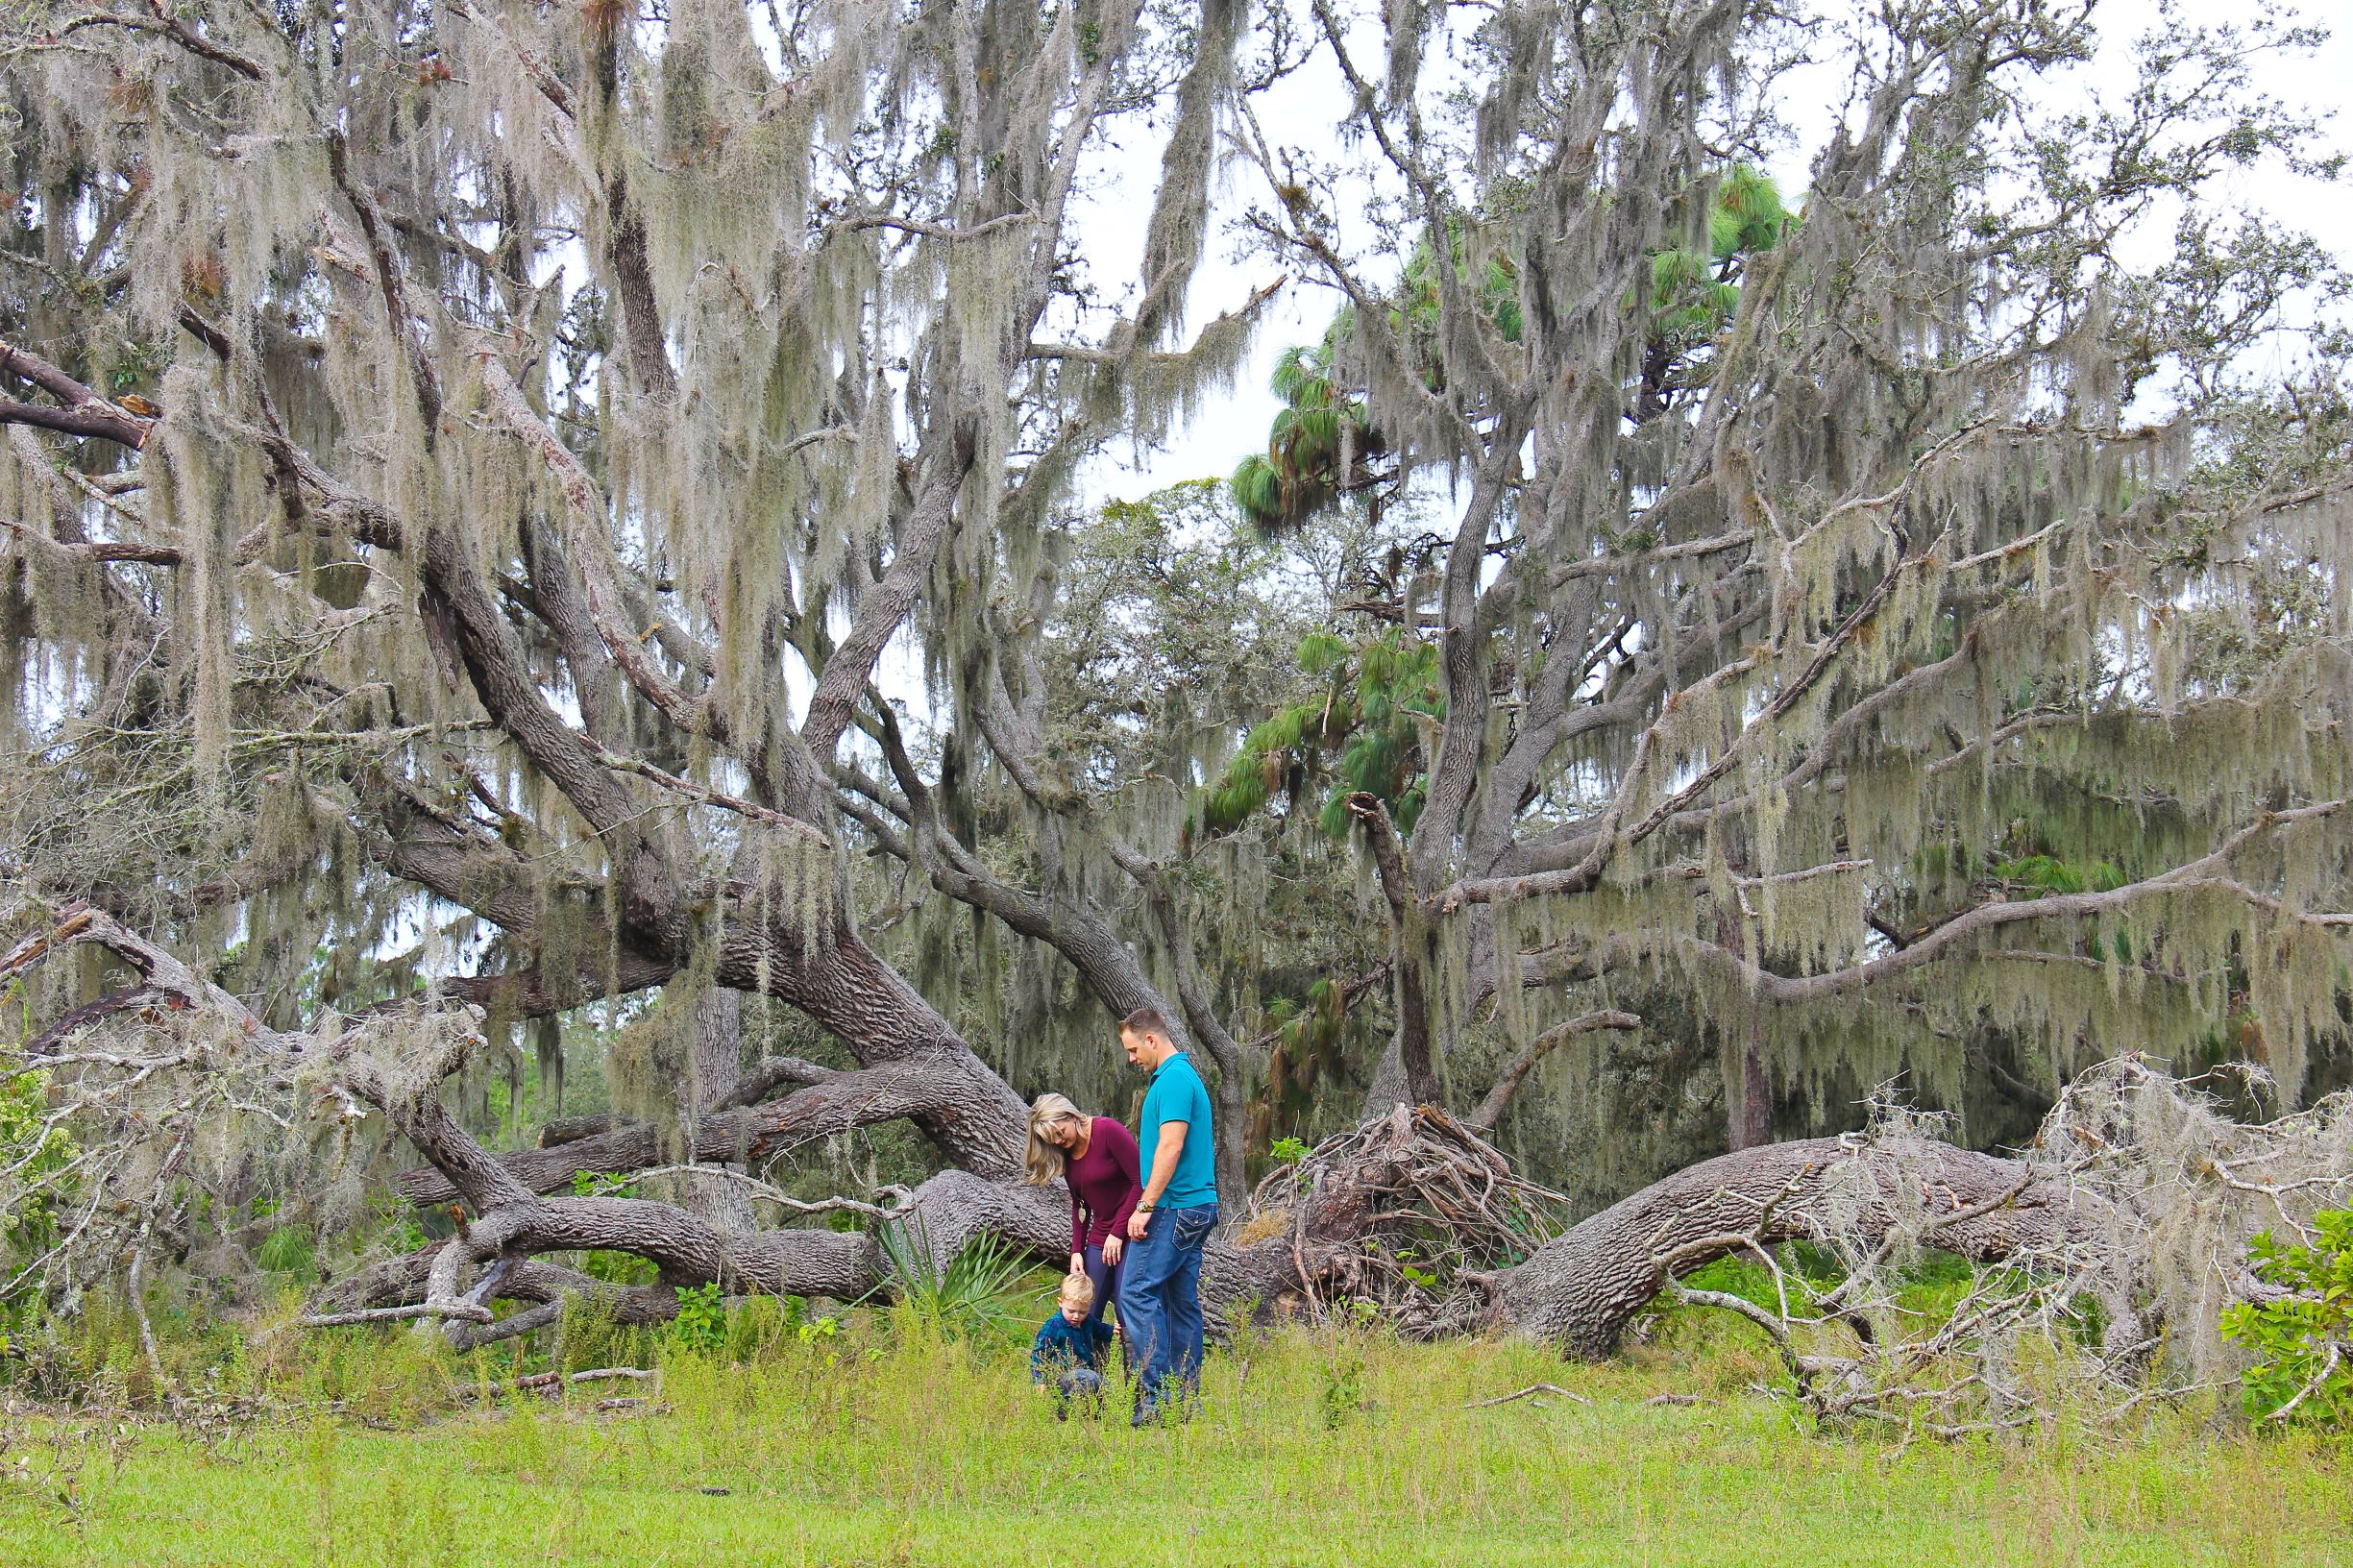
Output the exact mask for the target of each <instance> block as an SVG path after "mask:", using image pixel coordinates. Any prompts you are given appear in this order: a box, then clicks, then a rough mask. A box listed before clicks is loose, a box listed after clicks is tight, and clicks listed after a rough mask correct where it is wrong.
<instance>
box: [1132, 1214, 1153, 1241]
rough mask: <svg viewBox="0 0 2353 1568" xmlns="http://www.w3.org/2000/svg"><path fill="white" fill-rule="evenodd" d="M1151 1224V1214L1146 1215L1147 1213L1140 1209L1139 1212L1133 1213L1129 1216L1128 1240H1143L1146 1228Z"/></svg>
mask: <svg viewBox="0 0 2353 1568" xmlns="http://www.w3.org/2000/svg"><path fill="white" fill-rule="evenodd" d="M1151 1223H1152V1216H1151V1214H1149V1213H1146V1212H1145V1211H1143V1210H1141V1209H1139V1210H1137V1211H1136V1212H1135V1213H1132V1214H1130V1215H1128V1216H1127V1237H1128V1239H1129V1240H1131V1241H1141V1240H1142V1239H1143V1233H1144V1227H1145V1226H1147V1225H1149V1224H1151Z"/></svg>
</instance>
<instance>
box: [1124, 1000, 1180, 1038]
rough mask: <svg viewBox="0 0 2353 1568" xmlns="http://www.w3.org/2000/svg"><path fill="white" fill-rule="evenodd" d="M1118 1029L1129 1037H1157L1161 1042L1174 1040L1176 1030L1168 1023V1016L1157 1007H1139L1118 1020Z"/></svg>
mask: <svg viewBox="0 0 2353 1568" xmlns="http://www.w3.org/2000/svg"><path fill="white" fill-rule="evenodd" d="M1119 1027H1120V1028H1121V1029H1123V1030H1125V1031H1127V1033H1129V1034H1131V1035H1158V1036H1160V1038H1161V1039H1163V1040H1167V1041H1173V1040H1175V1039H1176V1030H1175V1029H1174V1028H1173V1027H1172V1026H1171V1025H1170V1024H1169V1022H1168V1015H1167V1014H1165V1013H1163V1012H1162V1011H1161V1010H1160V1009H1159V1008H1157V1007H1140V1008H1138V1009H1137V1010H1136V1011H1135V1012H1133V1013H1130V1014H1129V1015H1128V1016H1127V1017H1124V1018H1121V1019H1120V1020H1119Z"/></svg>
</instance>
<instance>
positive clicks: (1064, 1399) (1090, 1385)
mask: <svg viewBox="0 0 2353 1568" xmlns="http://www.w3.org/2000/svg"><path fill="white" fill-rule="evenodd" d="M1074 1400H1075V1401H1077V1402H1078V1404H1079V1405H1080V1406H1081V1407H1082V1408H1083V1409H1085V1410H1086V1411H1087V1412H1088V1413H1090V1414H1091V1413H1092V1412H1094V1411H1095V1410H1098V1409H1101V1408H1102V1405H1103V1374H1102V1373H1100V1372H1097V1371H1096V1370H1094V1368H1092V1367H1090V1366H1067V1367H1065V1368H1063V1370H1062V1371H1061V1372H1060V1373H1058V1374H1056V1376H1055V1378H1054V1419H1055V1420H1057V1421H1067V1420H1069V1419H1070V1405H1071V1402H1072V1401H1074Z"/></svg>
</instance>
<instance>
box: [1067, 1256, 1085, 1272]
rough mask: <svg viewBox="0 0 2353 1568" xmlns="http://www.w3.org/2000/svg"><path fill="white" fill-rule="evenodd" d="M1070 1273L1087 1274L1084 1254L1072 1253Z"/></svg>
mask: <svg viewBox="0 0 2353 1568" xmlns="http://www.w3.org/2000/svg"><path fill="white" fill-rule="evenodd" d="M1070 1272H1071V1273H1073V1274H1084V1273H1086V1272H1087V1255H1086V1254H1085V1253H1083V1252H1074V1253H1072V1254H1071V1255H1070Z"/></svg>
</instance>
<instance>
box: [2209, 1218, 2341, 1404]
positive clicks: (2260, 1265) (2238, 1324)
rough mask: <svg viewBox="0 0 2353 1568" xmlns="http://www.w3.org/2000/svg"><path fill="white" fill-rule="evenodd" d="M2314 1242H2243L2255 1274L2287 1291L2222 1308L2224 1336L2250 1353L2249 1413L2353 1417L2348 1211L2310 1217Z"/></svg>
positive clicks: (2264, 1239)
mask: <svg viewBox="0 0 2353 1568" xmlns="http://www.w3.org/2000/svg"><path fill="white" fill-rule="evenodd" d="M2312 1236H2313V1240H2312V1242H2311V1244H2309V1245H2307V1244H2305V1243H2302V1242H2283V1241H2281V1240H2280V1239H2279V1238H2278V1237H2274V1236H2273V1235H2272V1234H2271V1233H2270V1232H2268V1231H2266V1232H2264V1233H2263V1234H2262V1235H2261V1236H2258V1237H2255V1239H2254V1240H2253V1241H2252V1242H2251V1243H2249V1244H2248V1247H2247V1259H2248V1262H2249V1263H2250V1264H2251V1265H2252V1266H2253V1268H2254V1270H2255V1277H2256V1278H2257V1279H2259V1280H2261V1281H2263V1282H2264V1283H2265V1284H2266V1285H2269V1286H2276V1287H2278V1288H2279V1289H2280V1290H2281V1291H2283V1292H2284V1294H2281V1295H2279V1296H2276V1297H2274V1298H2273V1299H2271V1300H2269V1301H2260V1302H2258V1301H2243V1302H2237V1303H2234V1304H2233V1305H2231V1306H2230V1307H2227V1308H2225V1309H2224V1310H2223V1312H2222V1336H2223V1337H2224V1338H2226V1339H2229V1340H2231V1341H2233V1342H2234V1343H2237V1344H2241V1345H2244V1346H2245V1347H2246V1348H2247V1349H2248V1350H2250V1351H2252V1352H2253V1353H2254V1356H2255V1364H2254V1365H2252V1366H2250V1367H2248V1368H2247V1370H2246V1375H2245V1378H2244V1381H2243V1384H2242V1387H2243V1389H2244V1390H2245V1396H2246V1408H2247V1413H2248V1414H2250V1415H2253V1416H2255V1417H2257V1418H2258V1419H2261V1420H2265V1421H2293V1422H2298V1423H2308V1424H2311V1425H2314V1426H2321V1427H2332V1428H2334V1427H2342V1426H2345V1425H2347V1424H2348V1423H2349V1422H2353V1209H2335V1210H2328V1211H2325V1212H2323V1213H2317V1214H2315V1215H2314V1216H2313V1227H2312Z"/></svg>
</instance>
